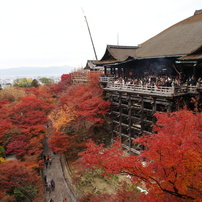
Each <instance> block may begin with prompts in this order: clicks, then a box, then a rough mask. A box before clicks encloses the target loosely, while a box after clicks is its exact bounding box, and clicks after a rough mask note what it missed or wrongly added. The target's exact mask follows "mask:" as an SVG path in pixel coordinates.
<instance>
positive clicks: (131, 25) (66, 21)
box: [0, 0, 202, 69]
mask: <svg viewBox="0 0 202 202" xmlns="http://www.w3.org/2000/svg"><path fill="white" fill-rule="evenodd" d="M199 9H202V1H201V0H169V1H168V0H124V1H123V0H99V1H98V0H71V1H70V0H0V69H5V68H14V67H48V66H64V65H67V66H70V67H74V68H81V67H84V66H85V65H86V62H87V60H93V59H95V54H94V51H93V47H92V44H91V40H90V35H89V32H88V29H87V24H86V21H85V18H84V16H86V18H87V21H88V25H89V27H90V31H91V35H92V39H93V42H94V46H95V50H96V54H97V57H98V59H99V60H100V59H101V58H102V57H103V55H104V53H105V50H106V46H107V45H126V46H136V45H138V44H141V43H143V42H144V41H146V40H148V39H149V38H151V37H153V36H155V35H156V34H158V33H160V32H161V31H163V30H164V29H166V28H168V27H170V26H171V25H173V24H175V23H177V22H179V21H181V20H184V19H186V18H188V17H190V16H192V15H193V14H194V11H195V10H199Z"/></svg>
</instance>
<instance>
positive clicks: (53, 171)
mask: <svg viewBox="0 0 202 202" xmlns="http://www.w3.org/2000/svg"><path fill="white" fill-rule="evenodd" d="M47 139H48V138H46V139H45V141H44V154H45V155H46V156H47V155H49V156H50V158H51V161H52V163H51V165H50V164H49V165H48V166H47V168H46V166H44V169H43V175H44V176H45V175H46V177H47V182H48V184H50V180H52V179H53V180H54V181H55V189H54V191H51V192H48V191H46V193H45V194H46V196H45V201H46V202H49V201H50V200H51V199H52V200H53V201H54V202H63V200H64V199H65V198H66V199H67V200H66V202H77V199H76V197H75V196H74V194H73V192H72V191H71V189H70V188H69V187H70V186H69V185H68V182H67V181H65V178H64V175H63V171H62V167H61V162H60V155H59V154H53V152H52V151H51V150H50V148H49V147H48V145H47Z"/></svg>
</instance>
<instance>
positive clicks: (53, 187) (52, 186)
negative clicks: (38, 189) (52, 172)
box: [50, 179, 55, 191]
mask: <svg viewBox="0 0 202 202" xmlns="http://www.w3.org/2000/svg"><path fill="white" fill-rule="evenodd" d="M50 184H51V190H52V191H54V189H55V182H54V180H53V179H52V180H51V181H50Z"/></svg>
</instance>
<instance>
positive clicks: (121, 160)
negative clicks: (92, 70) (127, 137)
mask: <svg viewBox="0 0 202 202" xmlns="http://www.w3.org/2000/svg"><path fill="white" fill-rule="evenodd" d="M155 116H156V118H157V123H156V125H155V126H153V129H154V131H155V133H154V134H151V135H148V134H145V135H143V136H142V137H139V138H137V139H136V140H135V141H134V143H138V144H142V145H144V147H145V150H142V151H140V155H137V156H135V155H130V154H127V155H126V153H125V152H124V151H123V150H122V149H121V147H120V146H119V142H116V143H115V144H114V146H112V147H111V148H107V149H106V148H104V147H103V145H96V144H95V143H93V142H92V141H89V143H88V148H87V150H86V151H84V152H81V153H80V156H81V159H80V162H82V164H83V165H84V166H85V167H86V168H88V169H93V168H95V167H96V168H102V169H103V174H104V175H108V174H118V173H121V174H126V175H130V176H131V178H132V181H133V182H139V183H144V184H145V185H146V188H147V190H148V194H147V195H144V196H143V198H141V199H140V201H194V200H195V201H201V198H202V172H201V168H202V149H201V145H202V136H201V131H202V114H201V113H198V114H193V112H191V111H187V110H180V111H177V112H173V113H165V114H156V115H155Z"/></svg>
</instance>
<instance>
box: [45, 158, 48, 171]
mask: <svg viewBox="0 0 202 202" xmlns="http://www.w3.org/2000/svg"><path fill="white" fill-rule="evenodd" d="M45 165H46V169H47V168H48V161H47V160H46V162H45Z"/></svg>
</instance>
